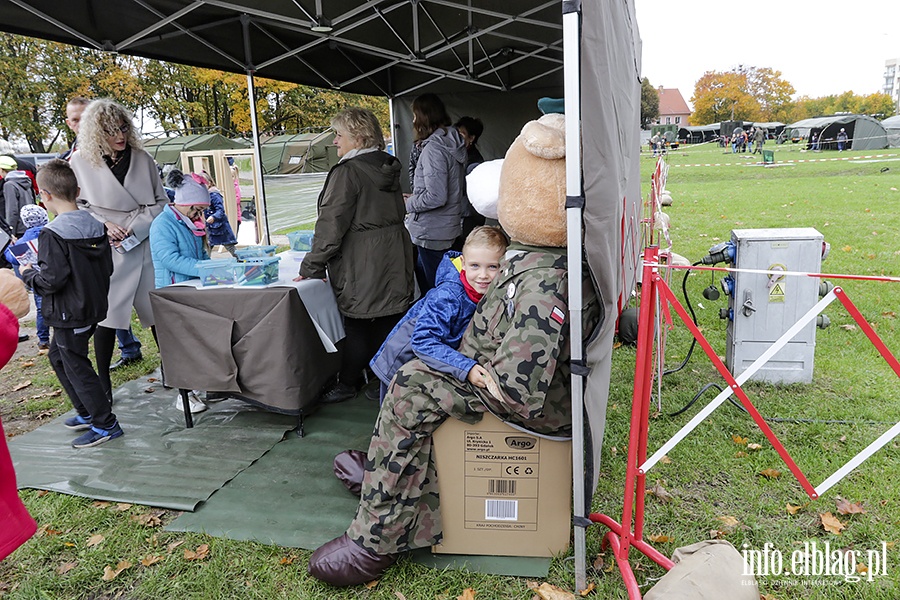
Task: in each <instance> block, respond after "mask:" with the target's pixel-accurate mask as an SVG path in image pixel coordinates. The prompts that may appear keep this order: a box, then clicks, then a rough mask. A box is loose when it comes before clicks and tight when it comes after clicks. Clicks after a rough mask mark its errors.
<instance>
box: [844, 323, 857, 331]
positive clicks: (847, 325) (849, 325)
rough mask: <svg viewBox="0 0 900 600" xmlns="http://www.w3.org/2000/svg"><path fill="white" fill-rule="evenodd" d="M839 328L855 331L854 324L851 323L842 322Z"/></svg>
mask: <svg viewBox="0 0 900 600" xmlns="http://www.w3.org/2000/svg"><path fill="white" fill-rule="evenodd" d="M841 329H846V330H847V331H856V325H854V324H853V323H844V324H843V325H841Z"/></svg>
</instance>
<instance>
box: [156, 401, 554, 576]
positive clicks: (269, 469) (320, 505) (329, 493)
mask: <svg viewBox="0 0 900 600" xmlns="http://www.w3.org/2000/svg"><path fill="white" fill-rule="evenodd" d="M377 409H378V406H377V404H376V403H375V402H371V401H368V400H365V399H364V398H363V397H362V395H360V396H359V397H357V398H355V399H353V400H350V401H348V402H344V403H342V404H338V405H331V406H323V407H322V408H320V409H319V411H318V412H316V413H315V414H314V415H312V416H310V417H308V418H307V419H306V422H305V427H304V429H305V435H304V437H303V438H299V437H297V436H296V435H294V434H291V435H288V436H287V437H285V439H284V440H283V441H281V442H280V443H278V444H276V445H275V446H274V447H273V448H272V449H271V450H270V451H269V452H267V453H266V454H265V456H263V457H262V458H260V459H259V460H258V461H256V462H255V463H254V464H253V465H251V466H250V467H248V468H247V469H245V470H244V471H242V472H241V473H240V474H239V475H238V476H237V477H235V478H234V479H232V480H231V481H229V482H228V484H227V485H225V486H224V487H223V488H222V489H221V490H219V491H217V492H216V493H215V494H213V496H212V497H211V498H210V499H209V500H207V501H206V502H204V503H203V504H202V505H200V506H199V507H197V510H196V511H194V512H193V513H184V514H183V515H181V516H180V517H178V518H177V519H175V520H174V521H172V522H171V523H170V524H169V525H168V526H167V527H166V529H167V530H168V531H194V532H202V533H206V534H208V535H212V536H216V537H227V538H230V539H236V540H253V541H257V542H261V543H264V544H275V545H278V546H286V547H291V548H304V549H307V550H313V549H315V548H318V547H319V546H320V545H322V544H323V543H325V542H327V541H328V540H330V539H332V538H335V537H337V536H339V535H341V534H342V533H344V531H345V530H346V529H347V525H349V524H350V520H351V519H352V518H353V516H354V515H355V514H356V508H357V506H358V500H357V498H356V497H354V496H352V495H351V494H350V492H348V491H347V490H346V489H344V487H343V486H342V485H341V483H340V482H339V481H338V480H337V479H336V478H335V477H334V473H333V472H332V461H333V459H334V456H335V455H336V454H338V453H339V452H342V451H343V450H346V449H348V448H356V449H360V450H365V449H366V448H367V447H368V445H369V439H370V437H371V435H372V429H373V427H374V424H375V417H376V414H377ZM411 559H412V560H414V561H416V562H419V563H422V564H425V565H427V566H431V567H434V568H437V569H445V568H452V569H468V570H471V571H477V572H482V573H490V574H494V575H513V576H522V577H524V576H528V577H545V576H546V575H547V572H548V570H549V566H550V559H548V558H522V557H505V556H455V555H432V554H431V552H430V550H428V549H425V550H423V551H416V552H413V553H411Z"/></svg>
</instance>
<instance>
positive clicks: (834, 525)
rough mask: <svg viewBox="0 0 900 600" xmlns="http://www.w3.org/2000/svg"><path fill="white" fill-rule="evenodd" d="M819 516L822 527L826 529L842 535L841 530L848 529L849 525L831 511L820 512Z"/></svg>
mask: <svg viewBox="0 0 900 600" xmlns="http://www.w3.org/2000/svg"><path fill="white" fill-rule="evenodd" d="M819 518H820V519H821V520H822V527H823V528H824V529H825V531H827V532H829V533H833V534H835V535H841V530H842V529H846V527H847V526H846V525H844V524H843V523H841V522H840V521H839V520H838V518H837V517H835V516H834V515H832V514H831V513H830V512H827V513H820V514H819Z"/></svg>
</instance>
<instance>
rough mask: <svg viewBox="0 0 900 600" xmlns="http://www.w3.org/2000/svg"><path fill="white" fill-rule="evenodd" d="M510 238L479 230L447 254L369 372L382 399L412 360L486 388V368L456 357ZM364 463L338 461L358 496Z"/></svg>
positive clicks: (360, 457) (346, 457) (358, 455)
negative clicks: (459, 249) (377, 383)
mask: <svg viewBox="0 0 900 600" xmlns="http://www.w3.org/2000/svg"><path fill="white" fill-rule="evenodd" d="M507 243H508V242H507V239H506V235H505V234H504V233H503V232H502V231H501V230H500V229H499V228H497V227H484V226H482V227H476V228H475V229H473V230H472V232H471V233H470V234H469V235H468V237H466V242H465V244H463V249H462V254H460V253H459V252H454V251H452V250H451V251H449V252H447V253H446V254H444V257H443V258H442V259H441V262H440V264H439V265H438V269H437V273H436V275H435V287H433V288H431V289H430V290H429V291H428V293H427V294H425V296H424V297H423V298H421V299H420V300H419V301H418V302H416V303H415V304H413V306H412V308H410V309H409V311H408V312H407V313H406V314H405V315H404V316H403V318H402V319H400V322H399V323H397V325H396V326H395V327H394V329H393V330H392V331H391V333H390V334H389V335H388V337H387V339H386V340H385V341H384V343H383V344H382V345H381V348H379V350H378V352H377V353H376V354H375V357H374V358H373V359H372V360H371V362H369V366H370V367H371V368H372V371H373V372H374V373H375V376H376V377H378V379H379V380H381V386H380V390H379V391H380V395H379V397H380V399H381V400H384V396H385V394H386V393H387V390H388V385H389V384H390V382H391V380H392V379H393V378H394V375H395V374H396V373H397V370H398V369H399V368H400V367H402V366H403V365H404V364H406V363H407V362H409V361H410V360H412V359H414V358H419V359H421V360H422V361H423V362H424V363H425V364H426V365H428V366H429V367H431V368H432V369H435V370H437V371H441V372H442V373H448V374H450V375H452V376H454V377H456V378H457V379H459V380H460V381H468V382H469V383H471V384H472V385H475V386H478V387H481V388H484V387H485V386H486V383H485V381H486V379H487V378H488V377H489V375H488V373H487V371H486V370H485V368H484V367H482V366H481V365H479V364H478V362H476V361H475V360H473V359H471V358H469V357H468V356H465V355H463V354H460V353H459V352H458V351H457V348H459V343H460V341H461V340H462V336H463V333H464V332H465V331H466V328H467V327H468V326H469V321H471V320H472V315H473V314H474V313H475V306H476V305H477V304H478V301H479V300H481V298H482V296H484V293H485V292H486V291H487V289H488V286H489V285H490V284H491V282H492V281H494V278H495V277H497V275H498V274H499V273H500V260H501V259H502V258H503V255H504V253H505V252H506V245H507ZM365 462H366V453H365V452H364V451H362V450H345V451H344V452H341V453H340V454H338V455H337V456H335V457H334V474H335V475H336V476H337V478H338V479H339V480H340V481H341V482H342V483H343V484H344V486H346V488H347V489H348V490H350V491H351V492H352V493H354V494H357V495H358V494H359V491H360V487H359V486H360V482H361V481H362V473H363V470H364V465H365Z"/></svg>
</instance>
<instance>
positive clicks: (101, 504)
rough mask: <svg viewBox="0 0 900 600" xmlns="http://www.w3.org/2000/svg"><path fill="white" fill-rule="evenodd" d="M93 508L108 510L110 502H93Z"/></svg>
mask: <svg viewBox="0 0 900 600" xmlns="http://www.w3.org/2000/svg"><path fill="white" fill-rule="evenodd" d="M91 506H93V507H94V508H106V507H108V506H109V502H106V501H104V500H94V501H93V502H91Z"/></svg>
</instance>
